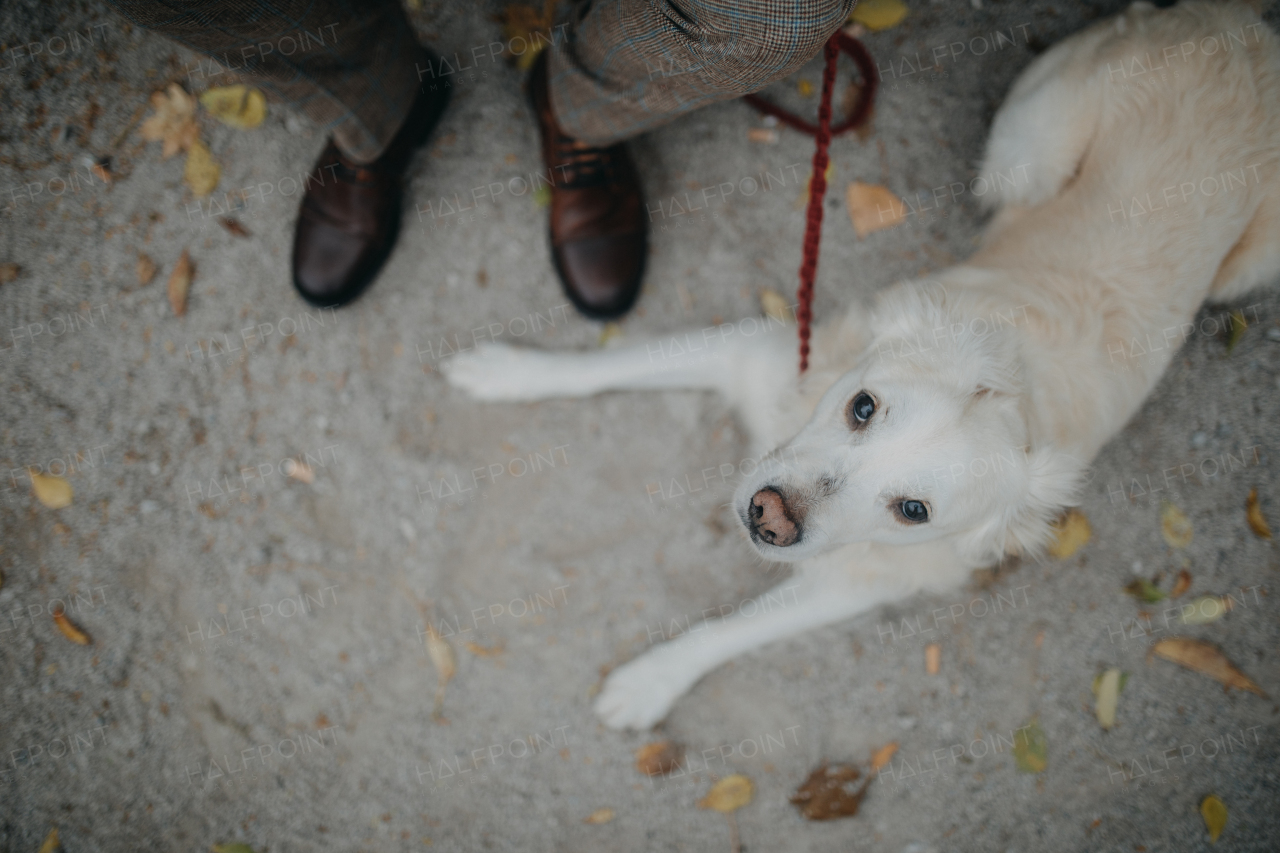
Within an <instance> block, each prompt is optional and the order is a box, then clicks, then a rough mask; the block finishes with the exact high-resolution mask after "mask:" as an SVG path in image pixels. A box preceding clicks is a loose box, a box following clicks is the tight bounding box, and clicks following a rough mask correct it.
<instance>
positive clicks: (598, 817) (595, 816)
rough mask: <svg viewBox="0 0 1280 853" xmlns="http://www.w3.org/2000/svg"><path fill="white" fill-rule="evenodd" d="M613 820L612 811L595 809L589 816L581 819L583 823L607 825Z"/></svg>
mask: <svg viewBox="0 0 1280 853" xmlns="http://www.w3.org/2000/svg"><path fill="white" fill-rule="evenodd" d="M611 820H613V809H607V808H606V809H596V810H595V811H593V812H592V813H591V814H589V815H587V816H586V817H584V818H583V819H582V822H583V823H594V824H601V823H608V822H609V821H611Z"/></svg>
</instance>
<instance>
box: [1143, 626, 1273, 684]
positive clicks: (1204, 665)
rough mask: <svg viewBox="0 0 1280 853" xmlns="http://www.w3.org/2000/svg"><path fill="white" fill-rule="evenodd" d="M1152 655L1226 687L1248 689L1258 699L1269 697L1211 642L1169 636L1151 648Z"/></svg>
mask: <svg viewBox="0 0 1280 853" xmlns="http://www.w3.org/2000/svg"><path fill="white" fill-rule="evenodd" d="M1151 652H1152V654H1154V655H1157V656H1158V657H1162V658H1164V659H1165V660H1168V661H1173V662H1174V663H1176V664H1178V665H1180V666H1185V667H1186V668H1187V669H1192V670H1195V671H1196V672H1198V673H1200V674H1201V675H1207V676H1209V677H1210V678H1216V679H1217V680H1218V681H1221V682H1222V683H1223V684H1225V685H1226V686H1227V687H1234V688H1236V689H1237V690H1248V691H1249V692H1251V693H1257V694H1258V695H1259V696H1266V695H1267V694H1266V693H1264V692H1263V691H1262V688H1261V687H1259V686H1258V685H1257V684H1254V683H1253V680H1252V679H1250V678H1249V676H1247V675H1245V674H1244V673H1243V672H1241V671H1240V670H1238V669H1236V667H1235V665H1234V664H1232V663H1231V661H1229V660H1227V656H1226V655H1224V654H1223V653H1222V652H1220V651H1218V650H1217V649H1216V648H1214V647H1213V646H1211V645H1209V644H1208V643H1205V642H1201V641H1200V640H1192V639H1189V638H1187V637H1170V638H1168V639H1166V640H1161V641H1160V642H1158V643H1156V644H1155V645H1154V646H1152V647H1151Z"/></svg>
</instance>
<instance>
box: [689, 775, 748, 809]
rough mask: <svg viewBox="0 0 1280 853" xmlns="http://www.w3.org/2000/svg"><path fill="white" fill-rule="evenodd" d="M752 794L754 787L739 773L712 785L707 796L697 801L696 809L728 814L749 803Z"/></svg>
mask: <svg viewBox="0 0 1280 853" xmlns="http://www.w3.org/2000/svg"><path fill="white" fill-rule="evenodd" d="M754 794H755V786H754V785H752V784H751V780H750V779H748V778H747V777H746V776H743V775H742V774H741V773H734V774H733V775H732V776H726V777H724V778H723V779H721V780H720V781H719V782H717V783H715V784H714V785H712V786H711V790H710V791H708V792H707V795H706V796H705V797H703V798H702V799H701V800H698V808H700V809H714V810H716V811H718V812H720V813H722V814H729V813H730V812H735V811H737V810H738V809H740V808H742V807H743V806H745V805H746V804H747V803H749V802H751V797H752V796H753V795H754Z"/></svg>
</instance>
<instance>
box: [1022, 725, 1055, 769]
mask: <svg viewBox="0 0 1280 853" xmlns="http://www.w3.org/2000/svg"><path fill="white" fill-rule="evenodd" d="M1048 752H1049V741H1048V739H1047V738H1045V736H1044V730H1043V729H1041V728H1040V722H1039V720H1037V719H1036V718H1035V717H1032V718H1031V722H1029V723H1027V724H1026V725H1025V726H1023V727H1022V728H1020V729H1018V731H1017V734H1015V735H1014V741H1013V763H1014V764H1016V765H1017V766H1018V769H1019V770H1021V771H1022V772H1023V773H1042V772H1044V769H1045V768H1046V767H1048V766H1049V756H1048Z"/></svg>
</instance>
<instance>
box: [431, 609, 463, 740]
mask: <svg viewBox="0 0 1280 853" xmlns="http://www.w3.org/2000/svg"><path fill="white" fill-rule="evenodd" d="M426 643H427V657H429V658H431V664H432V666H434V667H435V668H436V703H435V709H434V710H433V711H432V712H431V716H432V717H434V718H435V719H437V720H438V719H440V712H441V711H442V710H443V709H444V688H445V685H447V684H448V683H449V679H451V678H453V676H454V674H455V673H457V671H458V667H457V662H456V660H455V659H454V657H453V646H451V645H449V643H448V641H447V640H445V639H444V638H443V637H441V636H440V635H439V634H438V633H436V629H435V626H434V625H432V624H431V623H430V622H428V623H427V640H426Z"/></svg>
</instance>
